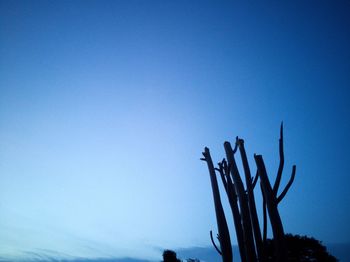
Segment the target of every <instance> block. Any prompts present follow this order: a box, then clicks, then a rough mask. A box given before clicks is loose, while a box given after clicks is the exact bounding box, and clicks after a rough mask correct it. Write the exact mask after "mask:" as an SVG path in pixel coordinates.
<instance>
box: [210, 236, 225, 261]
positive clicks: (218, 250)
mask: <svg viewBox="0 0 350 262" xmlns="http://www.w3.org/2000/svg"><path fill="white" fill-rule="evenodd" d="M210 239H211V243H213V246H214V247H215V249H216V251H217V252H218V253H219V254H220V256H222V252H221V251H220V249H219V248H218V247H217V245H216V244H215V241H214V238H213V231H211V230H210Z"/></svg>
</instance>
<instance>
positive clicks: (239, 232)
mask: <svg viewBox="0 0 350 262" xmlns="http://www.w3.org/2000/svg"><path fill="white" fill-rule="evenodd" d="M218 165H219V168H216V170H217V171H218V172H219V173H220V177H221V179H222V182H223V184H224V187H225V190H226V194H227V197H228V200H229V204H230V207H231V211H232V216H233V222H234V225H235V229H236V230H235V231H236V237H237V243H238V248H239V253H240V254H241V261H242V262H246V261H247V258H246V254H245V246H244V237H243V228H242V220H241V214H240V213H239V208H238V204H237V195H236V192H235V188H234V185H233V182H232V180H231V177H230V170H229V167H228V165H227V161H226V160H225V159H223V160H222V162H220V163H219V164H218Z"/></svg>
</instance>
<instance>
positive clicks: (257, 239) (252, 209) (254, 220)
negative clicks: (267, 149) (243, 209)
mask: <svg viewBox="0 0 350 262" xmlns="http://www.w3.org/2000/svg"><path fill="white" fill-rule="evenodd" d="M236 144H237V145H238V148H239V152H240V155H241V160H242V164H243V170H244V175H245V181H246V186H247V196H248V204H249V214H250V219H251V222H252V228H253V233H254V239H255V246H256V251H257V254H258V258H259V260H262V258H263V254H262V253H263V252H262V251H263V250H262V238H261V232H260V225H259V219H258V214H257V211H256V205H255V198H254V192H253V184H252V178H251V173H250V168H249V163H248V158H247V154H246V151H245V148H244V140H243V139H238V138H237V142H236Z"/></svg>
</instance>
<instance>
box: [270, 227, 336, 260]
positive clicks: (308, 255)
mask: <svg viewBox="0 0 350 262" xmlns="http://www.w3.org/2000/svg"><path fill="white" fill-rule="evenodd" d="M285 243H286V247H287V253H288V260H287V261H289V262H299V261H301V262H302V261H305V262H306V261H314V262H318V261H320V262H321V261H322V262H336V261H338V260H337V259H336V258H335V257H334V256H332V255H330V254H329V253H328V251H327V248H326V247H325V246H324V245H322V243H321V242H320V241H318V240H316V239H314V238H312V237H307V236H299V235H292V234H286V235H285ZM274 249H275V247H274V245H273V241H272V240H271V239H267V241H266V243H265V251H266V255H267V258H268V259H267V261H275V258H274V253H275V250H274Z"/></svg>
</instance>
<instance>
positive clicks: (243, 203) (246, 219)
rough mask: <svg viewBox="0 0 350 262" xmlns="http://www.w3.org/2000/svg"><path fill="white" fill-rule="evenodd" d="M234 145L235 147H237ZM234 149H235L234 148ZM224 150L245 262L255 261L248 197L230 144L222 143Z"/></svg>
mask: <svg viewBox="0 0 350 262" xmlns="http://www.w3.org/2000/svg"><path fill="white" fill-rule="evenodd" d="M237 146H238V145H237V143H236V147H237ZM236 147H235V148H236ZM224 148H225V152H226V158H227V161H228V166H229V167H230V174H231V177H232V179H233V183H234V186H235V190H236V193H237V196H238V201H239V207H240V211H241V218H242V226H243V236H244V246H245V248H246V249H245V250H246V256H247V261H248V262H251V261H256V253H255V247H254V237H253V231H252V224H251V218H250V214H249V206H248V199H247V198H248V197H247V194H246V193H245V190H244V186H243V182H242V179H241V177H240V175H239V171H238V168H237V164H236V161H235V159H234V152H235V151H234V150H232V147H231V144H230V143H229V142H225V143H224Z"/></svg>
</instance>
